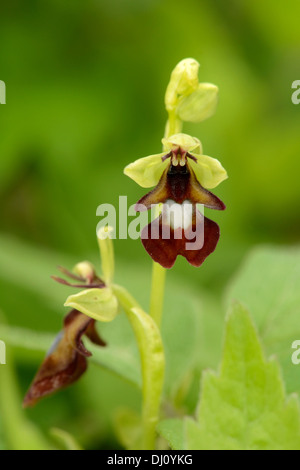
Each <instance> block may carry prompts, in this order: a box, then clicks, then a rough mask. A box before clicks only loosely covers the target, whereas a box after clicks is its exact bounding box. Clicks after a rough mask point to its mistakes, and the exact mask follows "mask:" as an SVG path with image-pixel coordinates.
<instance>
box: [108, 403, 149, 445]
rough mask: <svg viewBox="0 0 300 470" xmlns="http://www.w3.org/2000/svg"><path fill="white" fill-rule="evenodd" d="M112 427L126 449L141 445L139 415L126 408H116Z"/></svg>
mask: <svg viewBox="0 0 300 470" xmlns="http://www.w3.org/2000/svg"><path fill="white" fill-rule="evenodd" d="M114 427H115V431H116V434H117V437H118V439H119V441H120V443H121V444H122V445H123V446H124V447H125V449H127V450H134V449H136V448H137V447H138V448H140V447H141V442H140V441H141V435H142V421H141V416H140V415H139V414H138V413H136V412H135V411H133V410H130V409H128V408H122V409H118V410H117V411H116V412H115V414H114Z"/></svg>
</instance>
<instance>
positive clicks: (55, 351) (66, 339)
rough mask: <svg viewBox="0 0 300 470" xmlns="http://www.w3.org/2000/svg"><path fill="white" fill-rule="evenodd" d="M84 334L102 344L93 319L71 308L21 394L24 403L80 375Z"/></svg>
mask: <svg viewBox="0 0 300 470" xmlns="http://www.w3.org/2000/svg"><path fill="white" fill-rule="evenodd" d="M84 334H86V335H87V336H88V337H89V338H90V339H91V341H93V342H94V343H96V344H98V345H101V346H104V345H105V343H104V341H103V340H102V339H101V338H100V337H99V335H98V334H97V332H96V330H95V320H93V319H92V318H90V317H88V316H86V315H84V314H83V313H80V312H78V311H77V310H71V312H70V313H69V314H68V315H67V316H66V318H65V320H64V328H63V330H62V331H61V332H60V333H59V335H58V336H57V337H56V339H55V341H54V343H53V345H52V347H51V348H50V351H49V352H48V354H47V355H46V357H45V359H44V361H43V363H42V365H41V367H40V368H39V370H38V372H37V374H36V376H35V378H34V380H33V382H32V384H31V386H30V388H29V391H28V392H27V394H26V396H25V398H24V402H23V404H24V406H25V407H26V406H33V405H35V404H36V403H37V402H38V401H39V400H40V399H41V398H43V397H45V396H47V395H51V394H52V393H54V392H56V391H58V390H60V389H63V388H65V387H67V386H68V385H71V384H72V383H73V382H75V381H76V380H77V379H79V377H81V375H82V374H83V373H84V372H85V370H86V368H87V360H86V358H87V357H88V356H91V353H90V351H88V350H87V349H86V348H85V346H84V344H83V342H82V339H81V338H82V336H83V335H84Z"/></svg>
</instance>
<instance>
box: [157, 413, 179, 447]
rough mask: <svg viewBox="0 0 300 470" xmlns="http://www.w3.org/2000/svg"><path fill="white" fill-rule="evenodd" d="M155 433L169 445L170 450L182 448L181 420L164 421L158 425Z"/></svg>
mask: <svg viewBox="0 0 300 470" xmlns="http://www.w3.org/2000/svg"><path fill="white" fill-rule="evenodd" d="M157 431H158V433H159V434H160V435H161V436H162V437H163V438H164V439H166V441H167V442H168V443H169V444H170V447H171V449H183V448H184V421H183V420H182V419H165V420H163V421H161V422H160V423H159V424H158V426H157Z"/></svg>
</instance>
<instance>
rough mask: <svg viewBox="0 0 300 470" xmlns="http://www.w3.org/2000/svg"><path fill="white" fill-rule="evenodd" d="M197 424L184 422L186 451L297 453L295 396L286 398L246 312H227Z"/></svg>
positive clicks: (299, 435)
mask: <svg viewBox="0 0 300 470" xmlns="http://www.w3.org/2000/svg"><path fill="white" fill-rule="evenodd" d="M196 419H197V422H194V421H192V420H187V421H186V423H185V427H186V429H185V439H186V448H187V449H235V450H248V449H249V450H253V449H268V450H273V449H274V450H275V449H279V450H291V449H300V414H299V403H298V398H297V397H296V396H291V397H290V398H289V399H286V396H285V391H284V386H283V382H282V379H281V375H280V370H279V366H278V364H277V362H276V361H275V360H269V361H267V360H266V359H265V358H264V355H263V351H262V348H261V345H260V342H259V339H258V336H257V332H256V330H255V327H254V325H253V322H252V320H251V318H250V315H249V313H248V312H247V310H246V309H245V308H244V307H243V306H242V305H241V304H238V303H235V304H234V305H233V307H232V309H231V311H230V312H229V315H228V318H227V322H226V328H225V342H224V351H223V357H222V362H221V367H220V370H219V373H218V374H215V373H214V372H210V371H208V372H205V373H204V374H203V378H202V390H201V398H200V403H199V408H198V413H197V416H196Z"/></svg>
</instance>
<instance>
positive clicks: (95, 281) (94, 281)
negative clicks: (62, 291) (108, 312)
mask: <svg viewBox="0 0 300 470" xmlns="http://www.w3.org/2000/svg"><path fill="white" fill-rule="evenodd" d="M57 269H58V270H59V271H61V272H62V273H63V274H65V275H66V276H67V277H69V278H71V279H74V280H76V281H79V283H76V284H74V283H70V282H69V281H66V280H65V279H62V278H61V277H58V276H51V279H53V280H54V281H56V282H59V283H60V284H63V285H65V286H69V287H79V288H86V289H90V288H100V289H101V288H102V287H105V283H104V282H103V281H102V280H101V279H100V278H99V277H98V276H97V275H93V277H92V278H88V279H85V278H84V277H81V276H77V275H76V274H74V273H72V271H69V270H68V269H66V268H64V267H63V266H57Z"/></svg>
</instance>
